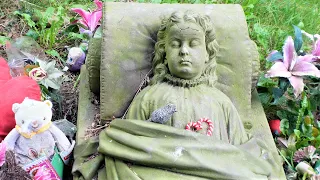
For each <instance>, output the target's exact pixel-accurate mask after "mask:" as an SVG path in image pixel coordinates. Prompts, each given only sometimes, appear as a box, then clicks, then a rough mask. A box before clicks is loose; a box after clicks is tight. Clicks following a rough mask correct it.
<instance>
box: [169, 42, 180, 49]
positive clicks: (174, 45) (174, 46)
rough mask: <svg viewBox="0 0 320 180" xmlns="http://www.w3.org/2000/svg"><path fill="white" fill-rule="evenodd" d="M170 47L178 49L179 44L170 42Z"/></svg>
mask: <svg viewBox="0 0 320 180" xmlns="http://www.w3.org/2000/svg"><path fill="white" fill-rule="evenodd" d="M170 45H171V47H173V48H179V47H180V42H179V41H171V43H170Z"/></svg>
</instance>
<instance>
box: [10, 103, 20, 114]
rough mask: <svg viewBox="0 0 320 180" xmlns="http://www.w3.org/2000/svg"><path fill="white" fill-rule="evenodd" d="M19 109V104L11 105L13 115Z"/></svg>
mask: <svg viewBox="0 0 320 180" xmlns="http://www.w3.org/2000/svg"><path fill="white" fill-rule="evenodd" d="M19 108H20V104H19V103H14V104H13V105H12V111H13V112H14V113H16V112H17V111H18V110H19Z"/></svg>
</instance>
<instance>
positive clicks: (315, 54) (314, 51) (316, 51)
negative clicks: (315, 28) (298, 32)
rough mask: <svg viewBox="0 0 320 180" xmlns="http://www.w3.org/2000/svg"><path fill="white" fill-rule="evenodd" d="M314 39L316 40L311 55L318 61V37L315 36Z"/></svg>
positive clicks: (319, 42)
mask: <svg viewBox="0 0 320 180" xmlns="http://www.w3.org/2000/svg"><path fill="white" fill-rule="evenodd" d="M315 37H316V38H317V39H318V40H317V41H316V42H315V44H314V49H313V51H312V55H314V56H315V59H316V60H320V35H318V34H316V35H315Z"/></svg>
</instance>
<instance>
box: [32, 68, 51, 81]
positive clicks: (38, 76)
mask: <svg viewBox="0 0 320 180" xmlns="http://www.w3.org/2000/svg"><path fill="white" fill-rule="evenodd" d="M47 76H48V74H47V72H46V71H44V70H43V69H42V68H41V67H37V68H33V69H32V70H31V71H30V72H29V77H31V78H32V79H33V80H35V81H41V80H43V79H44V78H46V77H47Z"/></svg>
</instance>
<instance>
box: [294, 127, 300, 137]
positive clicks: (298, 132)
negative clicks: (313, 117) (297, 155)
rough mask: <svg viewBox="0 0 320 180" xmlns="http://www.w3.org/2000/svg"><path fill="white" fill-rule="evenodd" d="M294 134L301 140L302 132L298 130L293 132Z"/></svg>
mask: <svg viewBox="0 0 320 180" xmlns="http://www.w3.org/2000/svg"><path fill="white" fill-rule="evenodd" d="M293 132H294V134H295V135H296V136H297V138H298V139H300V135H301V131H299V130H298V129H295V130H293Z"/></svg>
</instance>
